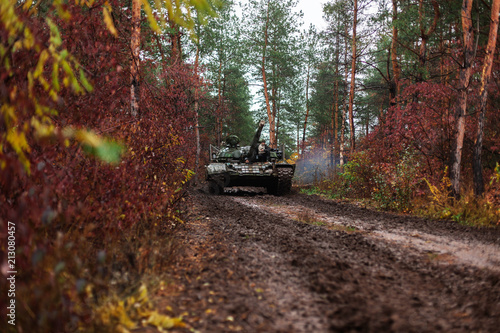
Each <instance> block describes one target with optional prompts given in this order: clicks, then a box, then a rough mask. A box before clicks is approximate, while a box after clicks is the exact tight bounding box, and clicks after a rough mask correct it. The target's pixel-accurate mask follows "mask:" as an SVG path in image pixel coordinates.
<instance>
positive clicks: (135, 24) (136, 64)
mask: <svg viewBox="0 0 500 333" xmlns="http://www.w3.org/2000/svg"><path fill="white" fill-rule="evenodd" d="M141 4H142V3H141V1H140V0H132V36H131V38H130V48H131V49H132V61H131V62H130V114H131V115H132V116H133V117H137V116H138V115H139V100H140V79H139V68H140V65H141V63H140V58H139V52H140V48H141Z"/></svg>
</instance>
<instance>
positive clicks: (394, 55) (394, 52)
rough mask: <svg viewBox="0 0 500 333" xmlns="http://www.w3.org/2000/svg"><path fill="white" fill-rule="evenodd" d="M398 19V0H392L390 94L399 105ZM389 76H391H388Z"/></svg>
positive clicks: (395, 103)
mask: <svg viewBox="0 0 500 333" xmlns="http://www.w3.org/2000/svg"><path fill="white" fill-rule="evenodd" d="M397 19H398V0H392V43H391V63H392V73H393V74H392V82H391V85H392V87H391V89H390V91H391V95H390V101H389V102H390V105H391V106H392V105H397V106H399V93H400V87H399V77H400V73H401V67H400V66H399V62H398V33H399V30H398V28H397V27H396V21H397ZM388 77H389V76H388Z"/></svg>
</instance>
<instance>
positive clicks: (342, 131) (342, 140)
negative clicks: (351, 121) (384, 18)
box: [339, 25, 349, 166]
mask: <svg viewBox="0 0 500 333" xmlns="http://www.w3.org/2000/svg"><path fill="white" fill-rule="evenodd" d="M345 36H346V38H345V52H344V65H345V79H344V82H345V89H344V105H343V107H342V112H341V120H340V121H341V122H342V124H341V126H340V154H339V157H340V166H343V165H344V146H345V120H346V115H347V111H348V108H349V103H348V102H347V100H346V98H347V97H346V96H347V78H348V77H349V67H348V66H347V51H348V49H349V45H348V42H347V36H348V30H347V25H346V26H345Z"/></svg>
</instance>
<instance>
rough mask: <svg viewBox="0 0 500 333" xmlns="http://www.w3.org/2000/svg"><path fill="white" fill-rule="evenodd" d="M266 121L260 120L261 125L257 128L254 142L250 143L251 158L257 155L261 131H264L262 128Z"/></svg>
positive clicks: (249, 153) (249, 154)
mask: <svg viewBox="0 0 500 333" xmlns="http://www.w3.org/2000/svg"><path fill="white" fill-rule="evenodd" d="M265 124H266V123H265V122H264V120H261V121H260V122H259V127H258V128H257V131H256V132H255V135H254V137H253V140H252V144H251V145H250V151H249V152H248V156H250V158H253V157H255V154H257V148H258V147H259V140H260V133H262V128H264V125H265Z"/></svg>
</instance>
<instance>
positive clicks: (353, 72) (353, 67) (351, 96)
mask: <svg viewBox="0 0 500 333" xmlns="http://www.w3.org/2000/svg"><path fill="white" fill-rule="evenodd" d="M357 20H358V0H354V18H353V21H352V22H353V23H352V65H351V90H350V92H349V126H350V131H351V133H350V134H351V155H352V154H354V150H355V149H356V135H355V133H354V89H355V85H356V60H357V55H356V51H357V50H356V46H357V41H356V26H357Z"/></svg>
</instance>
